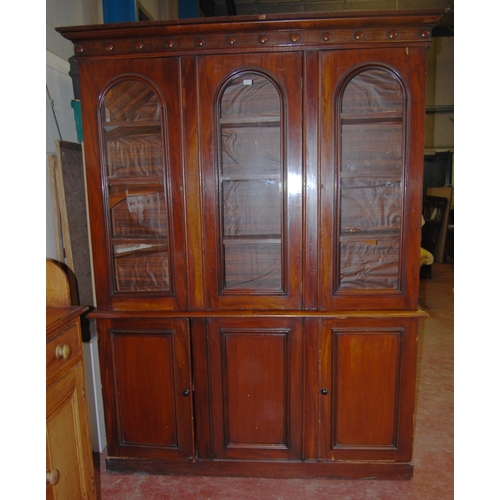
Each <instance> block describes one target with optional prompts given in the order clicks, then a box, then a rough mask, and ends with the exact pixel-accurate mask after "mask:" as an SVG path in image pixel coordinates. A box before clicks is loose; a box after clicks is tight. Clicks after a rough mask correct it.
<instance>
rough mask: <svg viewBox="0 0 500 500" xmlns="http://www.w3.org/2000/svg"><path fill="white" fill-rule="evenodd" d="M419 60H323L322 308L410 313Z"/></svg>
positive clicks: (375, 54)
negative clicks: (406, 309)
mask: <svg viewBox="0 0 500 500" xmlns="http://www.w3.org/2000/svg"><path fill="white" fill-rule="evenodd" d="M424 58H425V54H424V53H423V52H422V50H421V49H414V48H409V49H405V48H395V49H390V50H384V51H382V50H364V51H360V52H359V53H356V54H353V53H352V52H344V51H340V52H335V53H333V52H324V53H322V54H321V55H320V65H321V68H322V69H321V71H322V79H321V84H320V92H321V109H320V128H321V132H320V141H321V142H320V150H321V154H320V156H321V165H320V176H321V179H320V182H321V209H320V212H321V215H320V217H321V221H320V227H321V236H320V260H321V264H322V269H323V273H321V275H320V293H321V298H320V302H321V303H320V307H321V308H322V309H329V308H337V309H339V308H345V309H393V308H416V307H417V305H418V303H417V299H418V269H419V260H418V251H419V246H420V243H419V227H420V226H419V224H420V207H421V183H422V165H423V164H422V158H423V133H422V131H423V126H422V123H423V117H424V102H423V98H422V88H423V85H424V79H425V75H424V71H422V72H419V71H416V68H424V66H423V64H424Z"/></svg>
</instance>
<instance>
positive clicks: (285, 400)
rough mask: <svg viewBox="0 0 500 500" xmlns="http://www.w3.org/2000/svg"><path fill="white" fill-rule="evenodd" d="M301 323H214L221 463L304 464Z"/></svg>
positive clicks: (212, 357) (216, 440)
mask: <svg viewBox="0 0 500 500" xmlns="http://www.w3.org/2000/svg"><path fill="white" fill-rule="evenodd" d="M301 325H302V322H301V320H300V319H262V318H259V319H257V318H253V319H248V318H247V319H239V318H238V319H227V318H224V319H210V320H209V327H208V328H209V330H208V335H209V365H210V368H209V369H210V384H211V387H210V393H211V400H212V401H211V408H212V415H211V420H212V434H213V437H212V439H213V453H214V458H216V459H236V460H273V459H276V460H284V459H290V460H292V459H293V460H298V459H300V457H301V442H302V361H301V360H302V349H301V345H302V326H301Z"/></svg>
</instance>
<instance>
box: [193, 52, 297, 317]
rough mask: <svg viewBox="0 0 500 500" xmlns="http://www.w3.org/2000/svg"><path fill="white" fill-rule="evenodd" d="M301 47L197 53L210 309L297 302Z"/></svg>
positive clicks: (285, 304)
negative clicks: (263, 51)
mask: <svg viewBox="0 0 500 500" xmlns="http://www.w3.org/2000/svg"><path fill="white" fill-rule="evenodd" d="M301 65H302V57H301V55H300V54H298V53H284V54H265V55H263V54H245V55H242V54H238V55H225V56H205V57H201V58H200V59H199V71H200V82H201V84H200V120H201V123H200V130H201V134H202V148H201V151H202V168H203V183H204V209H205V248H206V252H205V265H206V276H207V279H206V283H207V284H208V294H207V295H208V297H207V300H208V306H209V307H210V308H234V307H236V308H240V307H250V308H259V309H262V308H269V307H271V308H292V307H293V308H297V307H300V305H301V285H300V281H301V274H302V273H301V269H302V264H301V231H302V230H301V226H302V222H301V220H302V219H301V217H302V215H301V214H302V212H301V210H302V208H301V205H302V167H301V157H302V147H301V143H302V129H301V117H302V104H301V99H302V98H301Z"/></svg>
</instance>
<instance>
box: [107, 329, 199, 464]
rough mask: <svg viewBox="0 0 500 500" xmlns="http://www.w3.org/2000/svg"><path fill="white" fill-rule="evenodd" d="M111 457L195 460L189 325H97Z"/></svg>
mask: <svg viewBox="0 0 500 500" xmlns="http://www.w3.org/2000/svg"><path fill="white" fill-rule="evenodd" d="M98 328H99V332H100V356H101V366H102V377H103V380H104V382H103V394H104V400H105V417H106V429H107V437H108V454H109V455H110V456H116V457H121V456H128V457H156V458H167V459H170V460H174V461H175V460H185V459H189V458H192V457H193V413H192V387H191V364H190V346H189V325H188V320H176V319H172V320H147V321H146V320H139V319H133V320H112V321H105V320H103V321H101V320H100V321H99V325H98Z"/></svg>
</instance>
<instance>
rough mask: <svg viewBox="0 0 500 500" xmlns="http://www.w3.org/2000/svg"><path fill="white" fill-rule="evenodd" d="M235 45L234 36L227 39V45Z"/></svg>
mask: <svg viewBox="0 0 500 500" xmlns="http://www.w3.org/2000/svg"><path fill="white" fill-rule="evenodd" d="M235 43H236V38H234V36H228V37H227V44H228V45H234V44H235Z"/></svg>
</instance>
